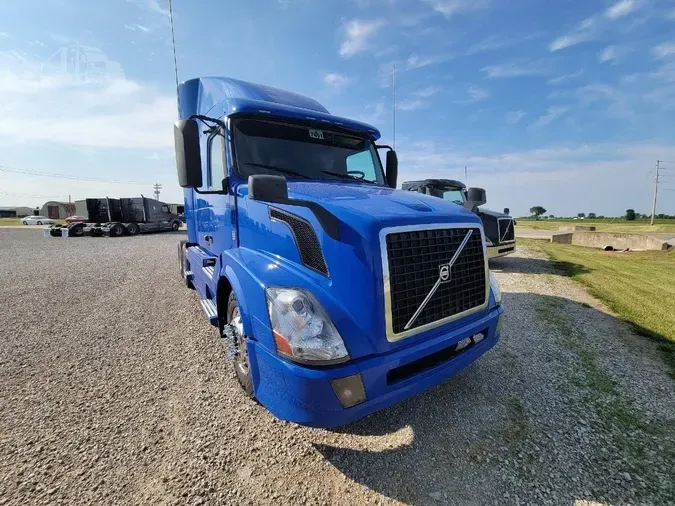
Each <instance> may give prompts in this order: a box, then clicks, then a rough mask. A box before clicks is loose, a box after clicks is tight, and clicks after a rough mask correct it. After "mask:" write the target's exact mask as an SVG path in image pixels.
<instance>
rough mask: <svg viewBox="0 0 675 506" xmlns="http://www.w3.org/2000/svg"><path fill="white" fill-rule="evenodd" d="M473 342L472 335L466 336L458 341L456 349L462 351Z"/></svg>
mask: <svg viewBox="0 0 675 506" xmlns="http://www.w3.org/2000/svg"><path fill="white" fill-rule="evenodd" d="M470 344H471V338H470V337H465V338H464V339H462V340H461V341H460V342H458V343H457V345H456V346H455V351H462V350H463V349H464V348H466V347H467V346H469V345H470Z"/></svg>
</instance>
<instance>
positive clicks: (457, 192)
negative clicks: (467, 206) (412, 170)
mask: <svg viewBox="0 0 675 506" xmlns="http://www.w3.org/2000/svg"><path fill="white" fill-rule="evenodd" d="M427 188H429V190H428V193H430V194H431V195H433V196H434V197H439V198H442V199H443V200H449V201H450V202H454V203H455V204H460V205H462V204H464V192H463V191H462V190H461V189H459V188H450V189H448V188H447V187H445V188H443V187H439V186H427Z"/></svg>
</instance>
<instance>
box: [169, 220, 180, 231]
mask: <svg viewBox="0 0 675 506" xmlns="http://www.w3.org/2000/svg"><path fill="white" fill-rule="evenodd" d="M179 228H180V223H178V222H177V221H174V222H173V223H172V224H171V230H172V231H173V232H178V229H179Z"/></svg>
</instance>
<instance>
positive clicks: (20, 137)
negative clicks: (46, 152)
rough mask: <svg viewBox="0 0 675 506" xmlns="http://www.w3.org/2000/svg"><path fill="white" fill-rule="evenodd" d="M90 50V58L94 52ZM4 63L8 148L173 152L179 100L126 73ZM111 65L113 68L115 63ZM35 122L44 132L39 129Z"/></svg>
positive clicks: (1, 132) (0, 130)
mask: <svg viewBox="0 0 675 506" xmlns="http://www.w3.org/2000/svg"><path fill="white" fill-rule="evenodd" d="M88 49H89V50H90V51H89V53H90V54H91V50H92V49H95V48H88ZM57 53H58V52H57ZM57 56H58V55H57ZM0 62H1V63H2V64H3V65H2V66H3V67H4V68H5V70H4V71H3V72H2V73H0V92H2V93H3V102H2V104H1V105H0V141H2V142H3V143H14V144H17V143H20V144H30V143H32V142H35V143H44V142H50V143H54V144H57V145H61V146H66V147H95V148H122V149H141V150H158V149H163V148H170V147H171V146H172V140H171V135H170V134H169V133H168V130H167V126H166V125H170V124H171V123H173V121H175V117H176V104H175V98H174V97H173V96H172V95H164V94H161V93H157V92H156V90H154V89H151V88H148V87H146V86H143V85H141V84H139V83H137V82H135V81H132V80H129V79H127V78H125V77H124V74H123V72H121V69H117V70H119V72H114V73H111V74H105V72H103V73H97V74H93V75H92V74H85V75H82V74H79V75H78V74H75V73H74V72H73V70H74V69H70V68H68V67H64V68H62V67H59V66H58V65H52V64H51V62H50V61H48V62H47V63H46V64H44V65H42V66H40V65H38V64H37V63H34V62H31V61H27V60H21V59H19V58H17V57H16V55H8V54H6V53H0ZM107 63H108V64H109V65H110V67H111V68H114V65H113V64H114V63H115V62H111V61H108V62H107ZM98 70H100V69H98ZM103 70H104V71H105V69H103ZM36 117H39V118H40V128H35V125H34V123H35V120H34V119H32V118H36Z"/></svg>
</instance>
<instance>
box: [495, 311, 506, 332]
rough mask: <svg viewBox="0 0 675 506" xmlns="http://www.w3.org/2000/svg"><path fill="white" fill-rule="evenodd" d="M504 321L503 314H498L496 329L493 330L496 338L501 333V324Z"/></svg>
mask: <svg viewBox="0 0 675 506" xmlns="http://www.w3.org/2000/svg"><path fill="white" fill-rule="evenodd" d="M503 321H504V313H502V314H500V315H499V317H498V318H497V328H496V329H495V335H496V336H498V335H500V334H501V333H502V322H503Z"/></svg>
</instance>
